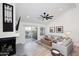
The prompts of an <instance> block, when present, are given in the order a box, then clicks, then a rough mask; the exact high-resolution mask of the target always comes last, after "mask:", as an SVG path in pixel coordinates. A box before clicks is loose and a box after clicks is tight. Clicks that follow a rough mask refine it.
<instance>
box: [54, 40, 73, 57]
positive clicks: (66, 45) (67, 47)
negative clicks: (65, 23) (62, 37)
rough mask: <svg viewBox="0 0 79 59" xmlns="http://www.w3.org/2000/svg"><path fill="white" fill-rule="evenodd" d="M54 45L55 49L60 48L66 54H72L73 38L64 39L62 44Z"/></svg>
mask: <svg viewBox="0 0 79 59" xmlns="http://www.w3.org/2000/svg"><path fill="white" fill-rule="evenodd" d="M52 47H53V48H54V49H57V50H59V51H60V52H61V53H62V54H63V55H64V56H68V55H70V53H71V51H72V48H73V42H72V39H68V40H66V41H64V42H63V43H62V44H59V43H52Z"/></svg>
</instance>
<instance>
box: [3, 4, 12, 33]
mask: <svg viewBox="0 0 79 59" xmlns="http://www.w3.org/2000/svg"><path fill="white" fill-rule="evenodd" d="M3 32H13V6H12V5H10V4H7V3H3Z"/></svg>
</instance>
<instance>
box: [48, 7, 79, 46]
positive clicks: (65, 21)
mask: <svg viewBox="0 0 79 59" xmlns="http://www.w3.org/2000/svg"><path fill="white" fill-rule="evenodd" d="M78 7H79V6H78ZM78 7H76V8H73V9H71V10H69V11H67V12H64V14H62V15H61V16H60V17H59V18H57V19H56V20H55V21H53V22H52V23H50V24H49V26H48V28H47V34H51V33H49V27H53V26H63V27H64V32H66V31H70V32H72V35H71V38H72V40H73V42H74V45H76V46H79V8H78ZM53 34H56V35H63V33H53Z"/></svg>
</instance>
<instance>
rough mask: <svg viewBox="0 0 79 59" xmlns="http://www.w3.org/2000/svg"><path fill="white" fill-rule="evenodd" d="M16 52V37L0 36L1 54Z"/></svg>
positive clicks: (8, 54)
mask: <svg viewBox="0 0 79 59" xmlns="http://www.w3.org/2000/svg"><path fill="white" fill-rule="evenodd" d="M15 53H16V37H8V38H0V56H6V55H7V56H10V55H13V54H15Z"/></svg>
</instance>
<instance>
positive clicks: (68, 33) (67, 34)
mask: <svg viewBox="0 0 79 59" xmlns="http://www.w3.org/2000/svg"><path fill="white" fill-rule="evenodd" d="M71 34H72V33H71V32H64V35H65V37H69V36H70V35H71Z"/></svg>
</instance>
